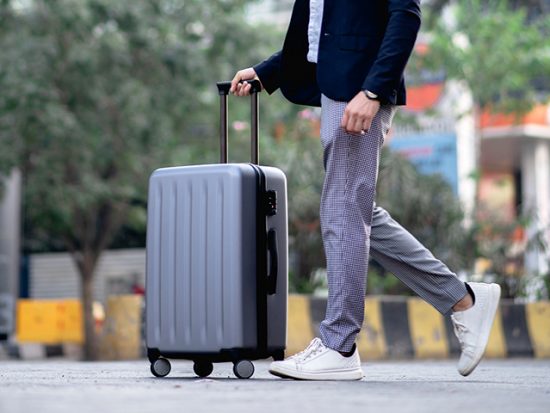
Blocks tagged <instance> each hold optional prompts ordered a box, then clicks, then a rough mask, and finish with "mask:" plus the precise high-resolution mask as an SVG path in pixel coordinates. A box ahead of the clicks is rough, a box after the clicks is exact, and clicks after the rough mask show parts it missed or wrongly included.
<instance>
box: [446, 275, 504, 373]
mask: <svg viewBox="0 0 550 413" xmlns="http://www.w3.org/2000/svg"><path fill="white" fill-rule="evenodd" d="M468 285H469V286H470V288H471V289H472V291H473V292H474V296H475V298H474V306H473V307H471V308H468V309H467V310H464V311H456V312H454V313H453V314H452V315H451V319H452V321H453V325H454V330H455V334H456V336H457V338H458V341H459V342H460V347H461V348H462V354H461V355H460V360H459V361H458V372H459V373H460V374H462V375H463V376H467V375H468V374H470V373H471V372H472V371H474V369H475V368H476V366H477V365H478V364H479V362H480V361H481V358H482V357H483V353H485V347H486V346H487V341H488V340H489V333H490V332H491V327H492V325H493V320H494V319H495V314H496V311H497V308H498V300H499V299H500V286H499V285H498V284H483V283H468Z"/></svg>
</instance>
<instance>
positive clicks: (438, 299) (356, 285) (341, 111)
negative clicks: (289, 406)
mask: <svg viewBox="0 0 550 413" xmlns="http://www.w3.org/2000/svg"><path fill="white" fill-rule="evenodd" d="M420 18H421V14H420V1H419V0H370V1H366V0H347V1H345V2H343V1H342V0H309V1H308V0H297V1H296V2H295V4H294V9H293V12H292V17H291V20H290V25H289V28H288V32H287V35H286V38H285V42H284V45H283V48H282V50H281V51H279V52H277V53H275V54H274V55H273V56H271V57H270V58H269V59H267V60H266V61H264V62H262V63H260V64H258V65H256V66H254V67H253V68H247V69H244V70H241V71H239V72H237V74H236V75H235V77H234V79H233V81H232V85H231V91H232V92H233V93H234V94H235V95H238V96H244V95H248V94H249V92H250V86H249V85H247V84H243V83H239V82H240V81H241V80H248V79H253V78H256V79H259V80H260V82H261V84H262V87H263V88H264V89H265V90H266V91H267V92H268V93H273V92H274V91H275V90H276V89H277V88H281V91H282V92H283V94H284V95H285V96H286V97H287V98H288V99H289V100H290V101H292V102H294V103H297V104H305V105H314V106H321V107H322V112H321V143H322V145H323V149H324V167H325V181H324V185H323V193H322V197H321V211H320V217H321V230H322V236H323V244H324V248H325V254H326V258H327V277H328V286H329V296H328V304H327V312H326V316H325V320H324V321H323V322H322V323H321V325H320V329H319V330H320V338H315V339H314V340H313V341H312V342H311V344H310V345H309V346H308V347H307V348H306V349H305V350H304V351H302V352H301V353H298V354H297V355H295V356H292V357H290V358H288V359H286V360H284V361H276V362H273V363H272V364H271V367H270V372H271V373H272V374H275V375H277V376H281V377H289V378H296V379H310V380H358V379H361V378H362V377H363V371H362V369H361V362H360V360H359V355H358V351H357V346H356V345H355V340H356V337H357V334H358V332H359V331H360V329H361V326H362V323H363V311H364V297H365V284H366V283H365V277H366V274H367V263H368V255H369V251H370V253H371V254H372V257H373V258H375V259H376V260H377V261H378V262H379V263H380V264H382V265H383V266H384V267H386V268H387V269H388V270H389V271H391V272H392V273H393V274H395V275H396V276H397V277H399V278H400V279H401V280H402V281H403V282H405V284H407V285H408V286H409V287H411V288H412V289H413V290H414V291H415V292H416V293H417V294H418V295H419V296H420V297H422V298H423V299H425V300H426V301H427V302H429V303H430V304H432V305H433V306H434V307H435V308H436V309H437V310H438V311H440V312H441V313H442V314H450V313H452V316H451V318H452V320H453V323H454V328H455V333H456V334H457V337H458V339H459V341H460V343H461V347H462V354H461V356H460V360H459V363H458V370H459V372H460V374H462V375H464V376H466V375H468V374H470V373H471V372H472V371H473V370H474V369H475V367H476V366H477V364H478V363H479V361H480V360H481V357H482V356H483V353H484V351H485V347H486V344H487V340H488V337H489V332H490V330H491V326H492V323H493V319H494V316H495V312H496V309H497V306H498V301H499V298H500V287H499V286H498V285H496V284H482V283H468V284H464V283H463V282H461V281H460V280H458V278H457V277H456V275H455V274H453V273H452V272H451V271H450V270H449V269H448V268H447V267H446V266H445V265H444V264H443V263H442V262H441V261H439V260H437V259H436V258H434V257H433V255H432V254H431V253H430V252H429V251H428V250H427V249H426V248H425V247H424V246H422V245H421V244H420V243H419V242H418V241H417V240H416V239H415V238H414V237H413V236H412V235H410V234H409V233H408V232H407V231H406V230H405V229H404V228H403V227H401V226H400V225H399V224H398V223H397V222H395V221H394V220H393V219H392V218H391V217H390V215H389V214H388V212H386V211H385V210H384V209H383V208H381V207H379V206H377V205H376V204H375V199H374V198H375V190H376V179H377V174H378V162H379V155H380V149H381V147H382V144H383V141H384V137H385V136H386V134H387V132H388V130H389V128H390V126H391V121H392V118H393V115H394V113H395V110H396V106H397V105H404V104H405V102H406V95H405V84H404V80H403V71H404V69H405V65H406V63H407V60H408V59H409V56H410V54H411V52H412V50H413V46H414V42H415V40H416V36H417V33H418V30H419V28H420ZM419 213H422V212H421V211H419Z"/></svg>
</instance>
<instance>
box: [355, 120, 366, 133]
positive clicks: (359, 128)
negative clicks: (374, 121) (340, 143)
mask: <svg viewBox="0 0 550 413" xmlns="http://www.w3.org/2000/svg"><path fill="white" fill-rule="evenodd" d="M363 129H364V128H363V121H362V120H361V119H357V120H356V122H355V124H354V125H353V132H354V133H361V132H362V131H363ZM365 131H366V129H365Z"/></svg>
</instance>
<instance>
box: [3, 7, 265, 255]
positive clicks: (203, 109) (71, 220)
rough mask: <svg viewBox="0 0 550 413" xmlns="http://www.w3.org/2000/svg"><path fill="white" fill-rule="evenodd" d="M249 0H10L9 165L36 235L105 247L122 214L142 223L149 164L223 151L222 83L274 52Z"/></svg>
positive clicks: (6, 12) (6, 73)
mask: <svg viewBox="0 0 550 413" xmlns="http://www.w3.org/2000/svg"><path fill="white" fill-rule="evenodd" d="M246 3H247V1H244V0H231V1H223V2H220V1H199V0H194V1H183V0H154V1H153V0H136V1H131V2H110V1H107V0H85V1H82V0H78V1H77V0H56V1H39V0H36V1H31V2H28V3H26V4H28V7H26V8H13V7H10V4H9V2H4V4H3V6H2V8H1V16H2V19H3V23H5V26H3V27H4V30H2V32H1V37H0V47H1V48H2V54H1V55H0V67H1V70H0V89H1V90H2V94H1V96H0V142H1V145H2V148H9V150H3V151H1V155H0V171H2V170H3V171H6V170H9V168H11V167H12V166H14V165H15V164H18V165H20V166H22V167H23V170H24V173H25V201H26V202H25V206H26V211H25V215H26V220H27V228H31V229H32V235H33V236H32V237H31V238H32V239H33V241H34V242H35V243H36V241H37V240H36V238H37V237H40V236H45V237H46V238H45V239H44V241H45V242H46V243H47V244H52V243H53V244H54V245H55V244H56V243H57V244H61V243H63V244H65V246H66V247H69V248H71V249H77V250H78V249H81V248H84V247H85V246H86V247H94V248H97V247H99V246H100V244H101V247H105V246H106V245H107V244H108V243H109V242H110V240H111V239H112V237H113V235H114V234H115V233H116V232H117V229H118V228H120V226H121V225H122V224H127V225H130V226H137V227H141V228H142V229H143V225H144V219H143V213H142V212H141V213H140V212H139V211H133V212H132V210H133V209H136V208H138V209H139V208H141V209H142V210H143V207H144V205H145V198H146V186H147V178H148V175H149V174H150V172H151V171H152V170H153V169H155V168H157V167H159V166H165V165H170V164H182V163H183V162H185V161H187V160H188V159H187V158H189V156H188V153H189V154H193V153H195V154H197V153H199V154H205V153H214V148H217V142H218V141H217V139H213V137H215V136H217V131H218V125H217V93H216V90H215V86H214V82H215V81H216V80H220V79H226V78H229V77H230V76H232V74H233V72H234V70H235V68H237V67H241V66H245V65H248V64H250V63H251V62H255V61H258V60H260V54H261V55H262V56H263V55H264V53H265V52H264V51H263V49H262V47H258V48H251V47H250V44H251V41H252V40H254V42H253V43H256V42H257V43H258V44H262V43H264V41H263V37H264V36H266V35H267V34H268V33H264V32H262V31H261V30H255V29H254V28H252V27H251V26H249V25H247V24H245V22H244V18H243V16H242V15H243V6H244V5H245V4H246ZM267 43H268V42H267ZM206 138H209V139H208V140H207V139H206ZM180 148H181V149H180ZM177 149H179V151H178V150H177ZM178 156H179V157H180V158H181V159H179V158H178ZM205 158H206V157H205ZM205 160H206V159H205ZM203 162H204V161H203ZM108 222H110V224H109V225H107V224H108ZM38 241H40V240H38ZM39 244H40V242H38V244H35V246H39ZM30 246H31V247H32V244H31V245H30Z"/></svg>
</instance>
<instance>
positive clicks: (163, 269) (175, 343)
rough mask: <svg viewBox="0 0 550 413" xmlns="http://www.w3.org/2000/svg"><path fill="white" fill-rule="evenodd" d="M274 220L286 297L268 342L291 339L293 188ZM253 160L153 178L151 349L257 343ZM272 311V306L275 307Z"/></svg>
mask: <svg viewBox="0 0 550 413" xmlns="http://www.w3.org/2000/svg"><path fill="white" fill-rule="evenodd" d="M264 169H266V170H268V173H267V180H268V181H269V184H270V185H271V186H272V187H274V188H276V189H278V191H277V193H278V194H281V195H280V196H279V199H278V206H277V207H278V212H277V214H276V215H275V216H273V217H270V218H269V220H268V222H269V225H268V226H271V227H273V228H276V229H278V231H279V237H278V242H279V244H280V245H279V251H281V254H279V263H278V266H279V272H280V274H283V275H281V276H280V277H278V278H279V279H278V284H279V285H278V286H277V288H278V291H280V292H281V294H279V296H278V297H279V298H278V299H276V298H275V297H270V300H269V303H270V305H269V304H268V317H269V319H270V322H269V323H268V324H269V325H268V332H269V333H270V334H268V337H269V338H268V342H269V343H268V344H269V345H270V347H277V346H278V347H284V345H285V341H286V330H285V326H284V321H283V322H281V321H278V320H286V289H287V286H286V272H287V269H286V267H287V262H286V261H287V258H286V253H283V252H285V251H286V231H287V228H286V199H284V198H285V197H284V196H282V195H284V194H285V193H286V188H285V181H284V175H282V173H280V171H279V173H280V176H277V175H278V174H277V171H278V170H276V169H275V168H264ZM256 180H257V177H256V174H255V172H254V170H253V168H252V167H251V166H250V165H247V164H225V165H203V166H191V167H178V168H164V169H160V170H157V171H156V172H155V173H154V174H153V176H152V177H151V180H150V186H149V206H148V232H147V289H146V291H147V293H146V294H147V347H149V348H158V349H159V350H161V351H164V352H185V353H187V352H197V353H203V352H218V351H220V350H222V349H231V348H254V347H256V346H257V344H258V343H257V318H256V315H257V314H256V308H257V296H256V291H257V289H256V276H257V274H256V248H257V241H256V208H257V206H256V205H257V203H256V196H257V194H256V192H257V182H256ZM270 310H271V311H270Z"/></svg>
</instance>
